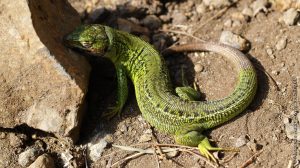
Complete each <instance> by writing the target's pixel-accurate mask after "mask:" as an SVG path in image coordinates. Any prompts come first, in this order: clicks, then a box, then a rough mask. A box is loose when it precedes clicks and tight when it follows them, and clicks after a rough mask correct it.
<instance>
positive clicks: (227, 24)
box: [224, 19, 232, 27]
mask: <svg viewBox="0 0 300 168" xmlns="http://www.w3.org/2000/svg"><path fill="white" fill-rule="evenodd" d="M224 26H225V27H231V26H232V20H231V19H228V20H226V21H225V22H224Z"/></svg>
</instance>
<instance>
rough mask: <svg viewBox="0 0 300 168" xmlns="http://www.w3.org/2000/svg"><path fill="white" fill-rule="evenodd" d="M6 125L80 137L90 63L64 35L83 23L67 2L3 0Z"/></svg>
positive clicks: (0, 56)
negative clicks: (69, 45)
mask: <svg viewBox="0 0 300 168" xmlns="http://www.w3.org/2000/svg"><path fill="white" fill-rule="evenodd" d="M0 8H1V9H0V11H1V12H2V13H1V15H0V20H1V22H0V37H1V39H2V40H1V42H0V67H1V70H0V81H1V84H0V113H1V115H0V127H6V128H12V127H15V126H17V125H20V124H24V123H25V124H27V125H28V126H30V127H33V128H36V129H40V130H43V131H47V132H52V133H55V134H56V135H58V136H67V137H71V138H72V139H73V140H75V139H76V137H77V135H78V128H79V125H80V118H81V114H82V104H83V97H84V95H85V93H86V91H87V80H88V74H89V69H90V67H89V66H88V64H87V62H86V61H85V59H84V58H83V57H80V56H78V55H76V54H75V53H73V52H70V51H69V50H68V49H67V48H66V47H64V46H63V44H62V37H63V36H64V35H65V34H67V33H68V32H70V31H72V30H73V29H74V28H75V26H77V25H78V24H79V23H80V20H79V16H78V14H77V13H76V11H75V10H74V9H73V8H72V7H71V6H70V5H69V4H68V3H67V2H66V1H55V3H54V1H48V0H41V1H33V0H27V1H26V0H20V1H15V2H12V1H9V0H2V1H0Z"/></svg>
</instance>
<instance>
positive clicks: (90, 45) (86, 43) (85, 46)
mask: <svg viewBox="0 0 300 168" xmlns="http://www.w3.org/2000/svg"><path fill="white" fill-rule="evenodd" d="M81 45H82V46H83V47H84V48H91V47H92V43H91V42H87V41H84V42H82V43H81Z"/></svg>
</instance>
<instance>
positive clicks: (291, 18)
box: [282, 8, 300, 26]
mask: <svg viewBox="0 0 300 168" xmlns="http://www.w3.org/2000/svg"><path fill="white" fill-rule="evenodd" d="M299 18H300V14H299V12H298V11H297V10H296V9H295V8H290V9H288V10H287V11H286V12H284V13H283V16H282V19H283V21H284V23H285V24H286V25H288V26H293V25H295V24H296V23H297V22H298V21H299Z"/></svg>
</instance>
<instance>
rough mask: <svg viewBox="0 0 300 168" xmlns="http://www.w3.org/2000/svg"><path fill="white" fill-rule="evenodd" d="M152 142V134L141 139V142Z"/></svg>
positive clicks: (144, 135)
mask: <svg viewBox="0 0 300 168" xmlns="http://www.w3.org/2000/svg"><path fill="white" fill-rule="evenodd" d="M151 140H152V135H151V134H143V135H142V136H141V137H140V139H139V142H149V141H151Z"/></svg>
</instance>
